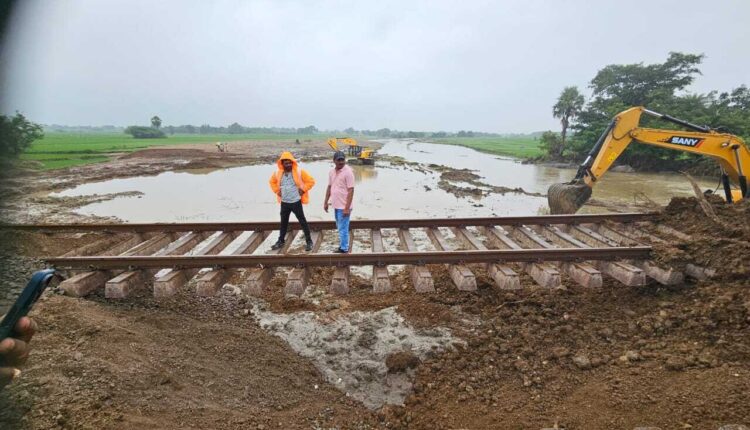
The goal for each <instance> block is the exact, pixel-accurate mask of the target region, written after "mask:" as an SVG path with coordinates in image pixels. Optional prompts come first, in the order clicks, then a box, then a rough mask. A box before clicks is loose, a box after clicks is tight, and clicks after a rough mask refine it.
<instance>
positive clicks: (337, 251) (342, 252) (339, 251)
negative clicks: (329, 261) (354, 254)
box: [333, 248, 346, 254]
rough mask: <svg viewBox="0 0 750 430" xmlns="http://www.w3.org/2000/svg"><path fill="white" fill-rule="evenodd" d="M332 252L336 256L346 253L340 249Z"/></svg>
mask: <svg viewBox="0 0 750 430" xmlns="http://www.w3.org/2000/svg"><path fill="white" fill-rule="evenodd" d="M333 252H335V253H336V254H346V251H344V250H343V249H341V248H339V249H337V250H335V251H333Z"/></svg>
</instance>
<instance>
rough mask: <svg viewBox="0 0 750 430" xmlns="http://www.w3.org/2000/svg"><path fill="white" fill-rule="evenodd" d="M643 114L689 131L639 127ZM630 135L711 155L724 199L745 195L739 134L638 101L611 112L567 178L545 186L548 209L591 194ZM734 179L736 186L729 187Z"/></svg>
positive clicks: (745, 156)
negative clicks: (664, 111)
mask: <svg viewBox="0 0 750 430" xmlns="http://www.w3.org/2000/svg"><path fill="white" fill-rule="evenodd" d="M642 114H646V115H650V116H654V117H656V118H660V119H662V120H665V121H669V122H671V123H673V124H677V125H679V126H682V127H684V128H686V129H688V130H690V131H680V130H660V129H654V128H642V127H639V126H638V124H639V122H640V119H641V115H642ZM633 141H635V142H637V143H643V144H646V145H654V146H658V147H661V148H669V149H675V150H677V151H685V152H691V153H693V154H701V155H706V156H708V157H711V158H713V159H715V160H716V161H718V162H719V166H720V167H721V183H722V186H723V188H724V196H725V198H726V200H727V201H728V202H737V201H740V200H742V199H744V198H746V197H748V190H747V178H746V177H745V173H744V171H745V169H748V168H750V150H748V148H747V146H746V145H745V143H744V142H743V141H742V139H740V138H739V137H737V136H734V135H732V134H726V133H719V132H718V131H716V130H713V129H711V128H709V127H705V126H700V125H695V124H691V123H689V122H687V121H683V120H681V119H677V118H675V117H672V116H669V115H664V114H660V113H658V112H654V111H651V110H648V109H646V108H644V107H641V106H639V107H633V108H630V109H628V110H626V111H623V112H620V113H619V114H618V115H617V116H615V118H614V119H613V120H612V122H610V123H609V126H608V127H607V129H606V130H605V131H604V133H603V134H602V135H601V136H600V137H599V140H597V142H596V144H594V147H593V148H591V151H589V153H588V155H587V156H586V159H585V160H584V161H583V163H582V164H581V165H580V167H579V168H578V173H577V174H576V176H575V178H573V180H572V181H571V182H568V183H564V184H554V185H552V186H551V187H549V189H548V191H547V201H548V202H549V207H550V212H551V213H552V214H568V213H575V212H576V211H577V210H578V209H579V208H580V207H581V206H583V204H584V203H586V201H587V200H588V199H589V198H590V197H591V188H592V187H593V186H594V184H595V183H596V181H597V180H599V179H600V178H601V177H602V175H604V173H606V172H607V170H609V168H610V167H611V166H612V163H614V161H615V160H616V159H617V157H619V156H620V154H622V152H623V151H625V148H627V147H628V145H630V143H631V142H633ZM732 185H734V186H735V187H739V189H737V188H732Z"/></svg>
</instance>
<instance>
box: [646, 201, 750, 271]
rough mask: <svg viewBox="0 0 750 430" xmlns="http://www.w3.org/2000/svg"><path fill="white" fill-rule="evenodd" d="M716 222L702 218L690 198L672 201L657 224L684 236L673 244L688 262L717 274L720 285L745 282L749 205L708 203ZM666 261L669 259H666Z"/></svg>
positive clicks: (749, 250) (749, 242) (749, 261)
mask: <svg viewBox="0 0 750 430" xmlns="http://www.w3.org/2000/svg"><path fill="white" fill-rule="evenodd" d="M709 202H710V204H711V208H712V209H713V212H714V213H715V214H716V219H712V217H710V216H708V215H706V213H705V212H704V211H703V210H702V209H701V206H700V204H699V202H698V200H697V199H696V198H694V197H688V198H684V197H680V198H673V199H672V200H671V201H670V203H669V205H667V207H666V208H665V209H664V211H663V213H662V214H661V216H660V220H659V222H663V223H664V224H666V225H668V226H670V227H672V228H674V229H676V230H679V231H681V232H683V233H686V234H688V235H690V236H691V238H690V240H683V241H678V242H675V243H674V244H672V245H675V247H676V248H678V249H680V250H682V251H683V252H684V254H682V255H677V256H674V258H671V259H672V260H673V262H675V263H679V261H676V260H677V259H682V258H688V259H691V260H693V261H694V262H695V264H698V265H700V266H705V267H711V268H713V269H715V270H717V272H718V274H719V278H718V279H719V280H721V281H724V282H733V281H746V280H747V278H748V276H750V259H749V258H748V257H749V256H750V201H747V200H745V201H742V202H739V203H734V204H730V203H726V202H725V201H724V200H723V199H721V198H719V197H718V196H714V197H712V198H710V199H709ZM666 259H668V260H669V259H670V257H669V256H667V257H666Z"/></svg>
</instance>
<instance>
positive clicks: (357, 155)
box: [328, 137, 375, 165]
mask: <svg viewBox="0 0 750 430" xmlns="http://www.w3.org/2000/svg"><path fill="white" fill-rule="evenodd" d="M341 144H343V145H346V150H345V152H347V154H348V155H349V157H350V158H349V162H350V163H351V162H352V161H354V160H356V162H357V163H358V164H365V165H374V164H375V158H374V156H375V150H374V149H372V148H366V147H362V146H360V145H359V144H357V141H356V140H355V139H353V138H351V137H331V138H329V139H328V146H330V147H331V149H333V150H334V151H344V149H343V147H341V146H340V145H341Z"/></svg>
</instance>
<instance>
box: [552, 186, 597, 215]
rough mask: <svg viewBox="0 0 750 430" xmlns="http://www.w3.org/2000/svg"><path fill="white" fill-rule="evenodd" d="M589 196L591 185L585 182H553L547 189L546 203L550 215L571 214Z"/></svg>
mask: <svg viewBox="0 0 750 430" xmlns="http://www.w3.org/2000/svg"><path fill="white" fill-rule="evenodd" d="M589 198H591V187H589V186H588V185H586V183H585V182H578V181H573V182H568V183H563V184H554V185H552V186H551V187H549V189H547V203H548V204H549V210H550V213H551V214H552V215H560V214H573V213H576V211H578V209H580V208H581V206H583V205H584V203H586V201H588V199H589Z"/></svg>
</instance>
